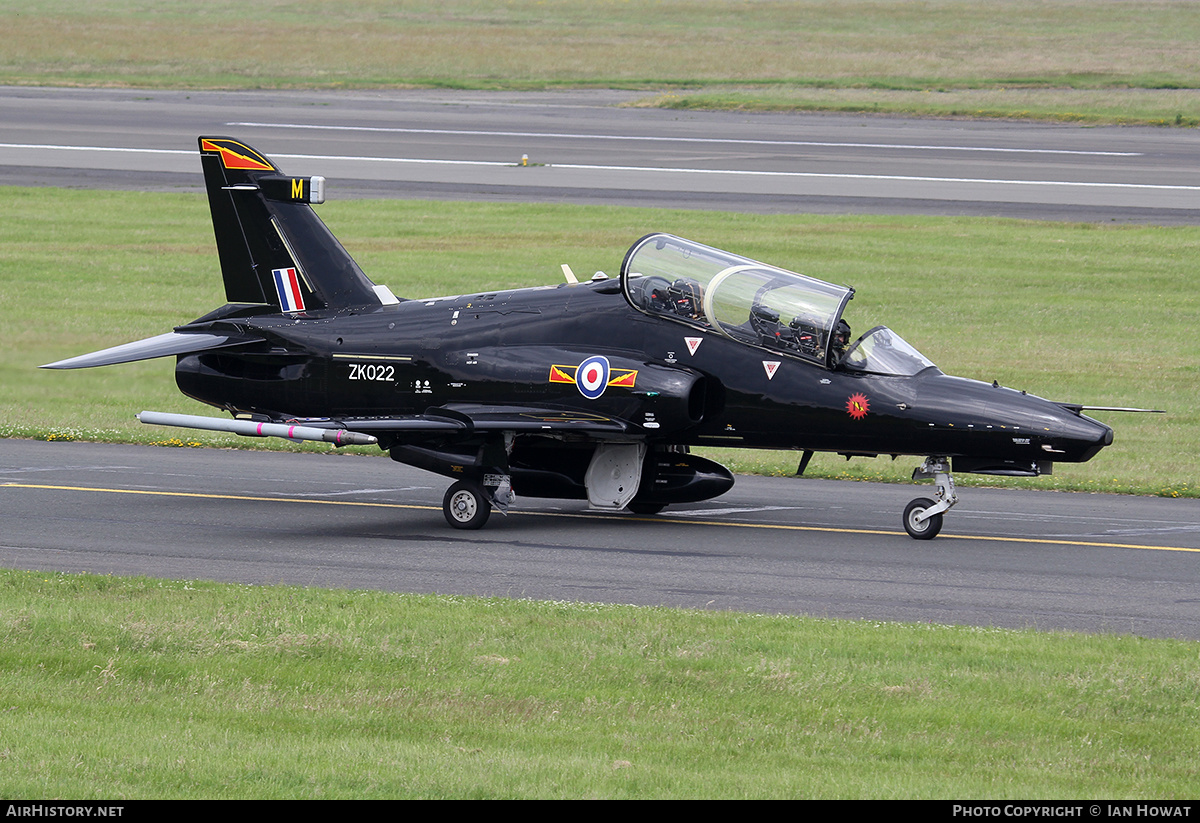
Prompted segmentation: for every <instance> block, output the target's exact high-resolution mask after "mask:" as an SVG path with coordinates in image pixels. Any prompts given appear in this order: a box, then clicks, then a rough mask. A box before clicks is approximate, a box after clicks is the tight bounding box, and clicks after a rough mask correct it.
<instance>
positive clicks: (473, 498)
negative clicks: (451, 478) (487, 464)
mask: <svg viewBox="0 0 1200 823" xmlns="http://www.w3.org/2000/svg"><path fill="white" fill-rule="evenodd" d="M514 497H515V496H514V495H513V492H512V483H511V481H510V479H509V477H508V475H492V474H488V475H484V478H483V483H482V484H480V483H477V482H475V481H474V480H459V481H458V482H457V483H455V484H454V485H453V486H451V487H450V488H448V489H446V496H445V497H443V498H442V514H444V515H445V516H446V522H447V523H449V524H450V525H451V526H453V527H454V528H456V529H471V530H473V529H481V528H483V524H484V523H486V522H487V520H488V516H489V515H491V513H492V506H493V504H494V505H495V506H496V508H498V509H500V511H501V513H507V512H508V507H509V506H510V505H512V502H513V499H514Z"/></svg>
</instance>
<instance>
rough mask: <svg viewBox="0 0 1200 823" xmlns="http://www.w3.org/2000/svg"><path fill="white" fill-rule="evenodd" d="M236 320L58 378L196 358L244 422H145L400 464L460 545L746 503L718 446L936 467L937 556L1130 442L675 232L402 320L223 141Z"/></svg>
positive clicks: (834, 290) (327, 236)
mask: <svg viewBox="0 0 1200 823" xmlns="http://www.w3.org/2000/svg"><path fill="white" fill-rule="evenodd" d="M199 143H200V159H201V164H202V165H203V168H204V177H205V183H206V186H207V190H208V199H209V205H210V207H211V211H212V221H213V228H214V230H215V233H216V242H217V250H218V253H219V257H220V263H221V274H222V277H223V278H224V283H225V294H226V299H227V300H228V303H227V304H226V305H224V306H222V307H221V308H218V309H216V310H215V311H213V312H211V313H209V314H206V315H205V316H203V317H201V318H199V319H197V320H194V321H192V322H191V323H187V324H185V325H182V326H178V327H177V328H176V329H175V330H174V331H172V332H168V333H166V334H163V335H160V336H158V337H153V338H150V339H147V340H141V341H138V342H134V343H128V344H126V345H123V346H117V347H115V348H111V349H106V350H104V351H99V352H95V353H92V354H87V355H83V356H80V357H75V358H71V359H69V360H63V361H60V362H57V363H52V364H49V365H48V366H46V367H45V368H59V369H72V368H84V367H89V366H102V365H110V364H114V363H125V362H130V361H135V360H144V359H148V358H154V357H164V356H175V357H176V358H177V365H176V367H175V377H176V382H177V383H178V385H179V388H180V390H181V391H182V392H183V393H184V394H186V395H188V396H189V397H192V398H195V399H196V400H199V401H201V402H204V403H208V404H210V405H212V406H216V407H217V408H220V409H223V410H225V411H226V412H228V413H229V414H230V415H232V418H231V419H225V418H213V417H195V416H192V415H177V414H161V413H154V412H143V413H141V414H140V415H139V418H140V419H141V421H142V422H144V423H153V424H162V425H174V426H185V427H194V428H204V429H215V430H220V431H233V432H237V433H240V434H249V435H258V436H264V435H270V436H280V437H288V438H290V439H293V440H305V439H312V440H325V441H328V442H333V443H337V444H340V445H344V444H350V443H357V444H378V446H379V447H380V448H381V449H384V450H385V451H387V452H388V453H389V454H390V455H391V457H392V459H393V460H397V461H399V462H401V463H407V464H409V465H412V466H416V467H419V468H421V469H426V470H429V471H432V472H436V473H438V474H441V475H444V476H446V477H448V478H451V479H452V480H453V481H454V483H453V485H451V486H450V488H449V490H448V491H447V492H446V495H445V499H444V501H443V509H444V512H445V516H446V520H447V521H448V522H449V523H450V525H451V526H454V527H455V528H460V529H476V528H479V527H480V526H482V525H483V524H484V522H485V521H486V520H487V518H488V515H489V513H490V511H491V510H492V508H493V507H494V508H498V509H500V510H501V511H506V510H507V509H508V508H509V507H510V506H511V505H512V503H513V501H514V499H515V497H514V496H515V495H517V494H520V495H525V496H529V497H550V498H567V499H578V500H587V501H588V502H589V503H590V504H591V506H593V507H595V508H597V509H611V510H621V509H628V510H630V511H633V512H637V513H642V514H650V513H657V512H658V511H660V510H662V509H663V508H664V507H666V506H668V505H671V504H676V503H689V502H694V501H699V500H707V499H709V498H713V497H716V496H717V495H720V494H722V493H724V492H726V491H728V490H729V489H730V488H731V487H732V486H733V476H732V475H731V474H730V472H729V471H728V470H727V469H725V468H724V467H723V466H721V465H719V464H717V463H715V462H713V461H712V460H709V459H707V458H704V457H701V456H699V455H696V454H692V453H691V452H690V450H691V448H692V447H696V446H726V447H729V446H732V447H739V448H749V449H794V450H796V451H798V452H800V453H802V455H803V457H802V459H801V468H800V470H801V471H803V467H804V465H806V464H807V462H808V458H809V457H811V456H812V454H813V453H814V452H818V451H820V452H835V453H839V454H843V455H846V456H847V457H850V456H877V455H883V454H886V455H892V456H896V455H917V456H922V457H924V458H925V461H924V463H923V464H922V465H921V467H920V468H919V469H917V470H916V471H915V472H914V475H913V476H914V479H932V480H933V481H934V490H935V491H934V494H933V499H930V498H928V497H918V498H917V499H915V500H913V501H912V502H911V503H909V504H908V506H907V507H906V509H905V510H904V516H903V522H904V528H905V529H906V530H907V531H908V533H909V534H910V535H912V536H913V537H914V538H917V539H928V538H932V537H934V536H935V535H936V534H937V533H938V531H939V530H940V529H941V527H942V516H943V513H944V512H945V511H946V510H947V509H949V508H950V507H951V506H953V505H954V504H955V503H956V502H957V496H956V494H955V490H954V482H953V479H952V476H951V470H952V469H953V470H954V471H957V472H977V473H982V474H999V475H1019V476H1036V475H1039V474H1046V473H1048V472H1049V471H1050V469H1051V467H1052V464H1053V463H1055V462H1073V463H1076V462H1082V461H1085V460H1088V459H1090V458H1091V457H1092V456H1094V455H1095V454H1096V453H1097V452H1098V451H1100V449H1102V448H1103V447H1104V446H1107V445H1109V444H1110V443H1112V437H1113V434H1112V430H1111V429H1110V428H1109V427H1108V426H1106V425H1104V424H1102V423H1099V422H1097V421H1096V420H1093V419H1091V418H1090V417H1087V416H1085V415H1084V414H1083V413H1082V412H1083V410H1084V407H1082V406H1079V405H1073V404H1069V403H1054V402H1051V401H1049V400H1044V399H1042V398H1040V397H1034V396H1031V395H1028V394H1026V393H1024V392H1021V391H1015V390H1013V389H1008V388H1004V387H1001V386H999V385H997V384H995V383H990V384H989V383H982V382H978V381H975V380H967V379H964V378H961V377H952V376H950V375H946V374H943V373H942V372H941V371H939V370H938V368H937V367H936V366H935V365H934V364H933V363H931V362H930V361H929V360H928V359H926V358H925V357H924V356H922V355H921V354H920V352H918V351H917V350H916V349H914V348H913V347H912V346H910V345H909V344H908V343H906V342H905V341H904V340H903V339H901V337H900V335H898V334H896V333H895V332H894V331H891V330H890V329H887V328H885V327H883V326H876V327H874V328H872V329H870V330H869V331H867V332H866V333H865V334H863V335H862V336H861V337H859V338H858V339H857V340H853V341H852V340H851V339H850V328H849V326H848V325H847V324H846V323H845V321H843V319H842V312H843V311H844V310H845V308H846V305H847V303H848V302H849V301H850V299H851V298H852V297H853V296H854V290H853V289H851V288H849V287H846V286H838V285H834V284H831V283H825V282H822V281H820V280H817V279H814V278H812V277H806V276H804V275H801V274H796V273H795V272H791V271H786V270H784V269H781V268H777V267H775V266H771V265H767V264H765V263H760V262H757V261H755V260H751V259H748V258H745V257H740V256H738V255H736V254H730V253H728V252H725V251H721V250H719V249H715V248H710V247H708V246H705V245H702V244H700V243H695V242H692V241H690V240H684V239H682V238H680V237H674V236H672V235H668V234H648V235H646V236H645V237H643V238H641V239H640V240H638V241H637V242H636V243H634V244H633V246H632V247H631V248H630V249H629V251H628V252H627V253H626V255H625V259H624V262H623V263H622V264H621V272H620V277H619V278H615V279H608V278H605V277H604V276H603V275H597V276H596V277H594V278H592V279H591V280H590V281H588V282H583V283H579V282H575V278H574V276H573V275H572V274H571V273H570V270H569V268H568V267H566V266H564V272H565V273H566V275H567V277H566V279H567V281H568V282H566V283H562V284H559V285H558V286H547V287H540V288H525V289H499V290H495V291H488V292H483V293H480V292H474V293H470V294H463V295H458V296H453V297H436V298H429V299H407V300H401V299H397V298H396V297H395V296H393V294H392V293H391V291H390V290H388V289H387V288H386V287H384V286H377V285H375V284H374V283H373V282H372V281H371V280H369V279H368V278H367V276H366V275H365V274H364V273H363V272H362V270H361V269H360V268H359V267H358V265H357V264H356V263H355V262H354V260H353V259H352V258H351V257H350V255H349V254H348V253H347V252H346V251H345V249H344V248H343V247H342V246H341V244H340V243H339V242H338V241H337V240H336V239H335V238H334V236H333V235H332V234H331V233H330V231H329V230H328V229H327V228H326V226H325V224H324V223H322V222H321V220H320V219H319V218H318V217H317V215H316V213H315V212H314V211H313V209H312V207H311V204H316V203H321V202H323V200H324V179H323V178H321V177H289V176H287V175H285V174H283V172H282V171H280V169H279V168H278V167H277V166H276V165H275V164H274V163H273V162H271V161H270V160H269V159H268V158H267V157H266V156H264V155H263V154H261V153H259V152H258V151H255V150H254V149H252V148H251V147H249V146H247V145H246V144H245V143H242V142H239V141H237V140H233V139H230V138H227V137H201V138H200V140H199Z"/></svg>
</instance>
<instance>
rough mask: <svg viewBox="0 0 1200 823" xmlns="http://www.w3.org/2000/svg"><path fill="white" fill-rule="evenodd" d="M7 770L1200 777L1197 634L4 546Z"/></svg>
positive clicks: (468, 782)
mask: <svg viewBox="0 0 1200 823" xmlns="http://www.w3.org/2000/svg"><path fill="white" fill-rule="evenodd" d="M0 641H2V642H0V694H2V695H3V697H2V699H0V712H2V713H3V717H4V735H3V739H2V740H0V762H2V764H3V768H2V769H0V795H3V796H5V797H72V798H79V799H86V798H106V799H117V798H139V797H177V798H190V797H195V798H250V797H253V798H285V797H286V798H339V797H362V798H369V797H371V798H384V797H402V798H427V797H454V798H466V797H475V798H484V797H526V798H531V797H545V798H558V797H566V798H583V797H605V798H668V797H714V798H718V797H721V798H724V797H730V798H732V797H758V798H772V797H780V798H784V797H793V798H799V797H826V798H855V797H872V798H893V797H907V798H955V799H966V798H990V799H1002V798H1019V799H1034V798H1057V799H1067V798H1095V797H1109V798H1155V799H1160V800H1162V799H1171V798H1177V799H1178V798H1185V799H1186V798H1191V797H1194V796H1195V795H1196V793H1197V792H1198V791H1200V782H1198V781H1200V778H1198V777H1197V775H1200V764H1198V763H1197V752H1198V751H1200V745H1198V744H1200V739H1198V737H1197V735H1198V734H1200V733H1198V732H1197V727H1196V724H1195V722H1194V720H1195V716H1196V713H1197V710H1198V708H1200V707H1198V705H1197V700H1198V698H1197V695H1198V694H1200V688H1198V686H1200V654H1198V653H1197V647H1196V644H1195V643H1186V642H1179V641H1167V640H1145V639H1139V638H1134V637H1118V636H1088V635H1074V634H1054V633H1039V632H1036V631H1011V630H993V629H976V628H966V627H954V626H941V625H906V624H886V623H876V622H848V621H832V620H819V619H810V618H798V617H785V616H768V615H747V614H735V613H728V612H698V611H683V610H675V609H660V608H641V607H632V606H608V605H590V604H580V603H564V602H532V601H514V600H503V599H486V598H460V597H437V596H427V595H398V594H390V593H385V592H366V591H321V590H314V589H303V588H296V587H284V586H267V587H253V586H237V585H223V584H213V583H203V582H194V581H157V580H146V579H121V578H114V577H105V576H95V575H68V574H57V573H48V572H22V571H0Z"/></svg>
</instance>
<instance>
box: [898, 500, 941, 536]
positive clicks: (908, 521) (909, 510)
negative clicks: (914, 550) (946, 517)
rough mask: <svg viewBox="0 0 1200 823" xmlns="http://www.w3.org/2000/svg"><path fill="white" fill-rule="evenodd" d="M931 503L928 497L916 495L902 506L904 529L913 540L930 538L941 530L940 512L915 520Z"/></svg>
mask: <svg viewBox="0 0 1200 823" xmlns="http://www.w3.org/2000/svg"><path fill="white" fill-rule="evenodd" d="M932 505H933V501H932V500H930V499H929V498H928V497H918V498H917V499H916V500H913V501H912V502H911V503H909V504H908V505H907V506H905V507H904V530H905V531H906V532H908V536H909V537H911V538H912V539H914V540H932V539H933V538H935V537H937V535H938V532H940V531H941V530H942V515H941V512H939V513H937V514H935V515H933V516H932V517H930V518H928V519H926V520H922V521H921V522H920V523H918V522H917V518H918V517H919V516H920V515H921V513H922V512H924V511H925V510H926V509H928V508H929V507H931V506H932Z"/></svg>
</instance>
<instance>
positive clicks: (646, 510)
mask: <svg viewBox="0 0 1200 823" xmlns="http://www.w3.org/2000/svg"><path fill="white" fill-rule="evenodd" d="M666 507H667V504H666V503H639V502H637V501H636V500H634V501H633V502H632V503H630V504H629V505H628V506H626V507H625V508H627V509H629V510H630V511H631V512H633V513H634V514H658V513H659V512H660V511H662V510H663V509H665V508H666Z"/></svg>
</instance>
